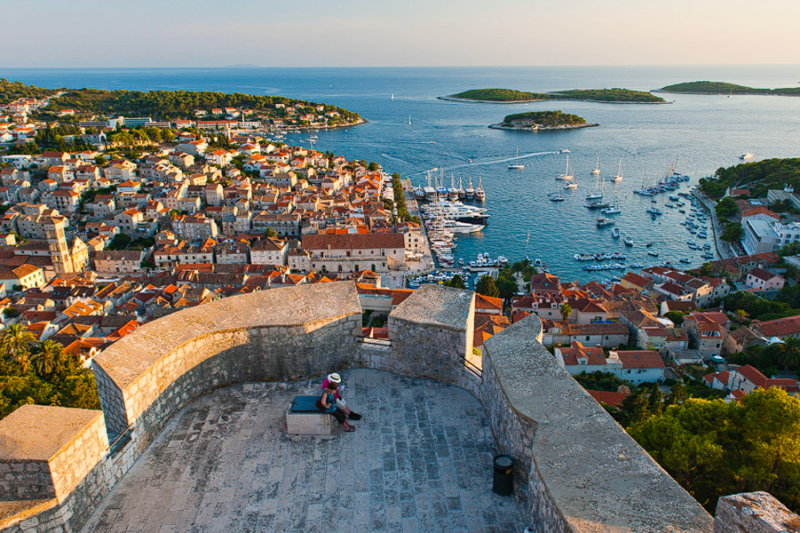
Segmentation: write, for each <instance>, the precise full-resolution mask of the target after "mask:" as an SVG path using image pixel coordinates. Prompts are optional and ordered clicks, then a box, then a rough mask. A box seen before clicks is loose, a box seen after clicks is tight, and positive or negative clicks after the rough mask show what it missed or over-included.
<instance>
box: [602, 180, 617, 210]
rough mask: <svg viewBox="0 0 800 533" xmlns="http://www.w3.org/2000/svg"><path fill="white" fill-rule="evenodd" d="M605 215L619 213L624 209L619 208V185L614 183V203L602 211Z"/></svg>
mask: <svg viewBox="0 0 800 533" xmlns="http://www.w3.org/2000/svg"><path fill="white" fill-rule="evenodd" d="M600 212H601V213H603V214H604V215H619V214H620V213H622V210H621V209H620V208H619V202H617V186H616V185H614V204H613V205H611V206H609V207H606V208H605V209H603V210H602V211H600Z"/></svg>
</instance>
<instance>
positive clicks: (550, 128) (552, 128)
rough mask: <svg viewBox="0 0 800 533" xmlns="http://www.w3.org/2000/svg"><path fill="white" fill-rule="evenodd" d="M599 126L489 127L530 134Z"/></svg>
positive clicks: (503, 125)
mask: <svg viewBox="0 0 800 533" xmlns="http://www.w3.org/2000/svg"><path fill="white" fill-rule="evenodd" d="M599 125H600V124H595V123H593V122H585V123H583V124H562V125H560V126H538V125H537V126H536V127H532V126H508V125H506V124H492V125H490V126H489V127H490V128H492V129H493V130H509V131H527V132H532V133H539V132H542V131H567V130H579V129H581V128H594V127H596V126H599Z"/></svg>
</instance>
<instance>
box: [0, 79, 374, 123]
mask: <svg viewBox="0 0 800 533" xmlns="http://www.w3.org/2000/svg"><path fill="white" fill-rule="evenodd" d="M58 92H63V94H62V95H61V96H60V97H59V98H55V99H52V100H51V101H50V103H49V105H48V106H47V107H46V108H42V109H41V110H40V113H41V114H42V115H43V117H42V118H49V117H47V115H49V114H53V113H55V112H57V111H61V110H64V109H73V110H74V111H75V113H76V120H77V119H78V118H79V117H81V116H91V115H109V116H111V115H127V116H148V117H151V118H152V119H153V120H155V121H161V120H175V119H179V118H183V119H188V118H193V117H194V116H195V111H196V110H198V109H200V110H204V111H207V112H209V113H210V111H211V110H212V109H214V108H220V109H224V108H226V107H233V108H236V109H250V110H253V111H256V112H259V111H264V112H268V113H269V114H271V115H274V116H276V117H282V116H283V115H284V114H285V111H284V110H283V109H281V108H279V107H276V104H283V107H295V108H306V109H307V108H311V109H312V110H313V109H314V108H316V107H318V106H322V111H321V112H322V113H327V112H329V111H334V112H337V113H338V114H339V119H338V120H339V121H340V122H342V123H352V122H356V121H358V120H359V119H360V118H361V117H360V116H359V115H358V114H357V113H353V112H352V111H348V110H347V109H343V108H340V107H336V106H332V105H328V104H318V103H316V102H308V101H305V100H297V99H294V98H285V97H283V96H258V95H252V94H243V93H231V94H228V93H220V92H212V91H146V92H145V91H126V90H115V91H107V90H102V89H85V88H84V89H58V90H49V89H40V88H38V87H35V86H32V85H25V84H23V83H20V82H8V81H7V80H5V79H3V80H0V104H4V103H8V102H10V101H12V100H14V99H16V98H20V97H23V96H29V97H35V98H41V97H46V96H52V95H54V94H57V93H58ZM63 120H64V119H62V121H63Z"/></svg>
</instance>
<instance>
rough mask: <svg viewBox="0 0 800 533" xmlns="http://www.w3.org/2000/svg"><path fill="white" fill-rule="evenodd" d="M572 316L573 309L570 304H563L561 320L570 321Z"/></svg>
mask: <svg viewBox="0 0 800 533" xmlns="http://www.w3.org/2000/svg"><path fill="white" fill-rule="evenodd" d="M571 314H572V307H571V306H570V305H569V304H563V305H562V306H561V320H569V316H570V315H571Z"/></svg>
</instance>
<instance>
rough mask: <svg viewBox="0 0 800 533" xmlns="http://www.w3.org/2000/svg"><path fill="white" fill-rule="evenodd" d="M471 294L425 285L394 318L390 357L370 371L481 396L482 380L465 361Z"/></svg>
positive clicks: (469, 344)
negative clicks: (446, 385)
mask: <svg viewBox="0 0 800 533" xmlns="http://www.w3.org/2000/svg"><path fill="white" fill-rule="evenodd" d="M474 317H475V299H474V297H473V293H472V292H471V291H464V290H459V289H451V288H447V287H442V286H439V285H423V286H422V287H420V288H419V289H417V290H416V291H414V294H412V295H411V296H409V297H408V298H407V299H406V300H405V301H404V302H403V303H402V304H400V305H399V306H398V307H397V309H395V310H394V311H392V313H391V314H390V315H389V321H388V328H389V338H390V339H391V350H390V353H388V354H386V355H385V356H384V358H383V360H381V361H379V364H370V363H366V366H370V367H372V368H378V369H381V370H387V371H389V372H395V373H397V374H403V375H407V376H413V377H422V378H429V379H435V380H437V381H443V382H445V383H452V384H455V385H458V386H460V387H462V388H465V389H467V390H471V391H472V392H473V393H477V390H478V387H479V383H480V381H479V378H478V377H477V376H474V375H471V373H470V372H469V371H468V370H467V368H466V366H465V364H464V360H465V358H466V356H467V354H469V353H471V352H472V331H473V323H474Z"/></svg>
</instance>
